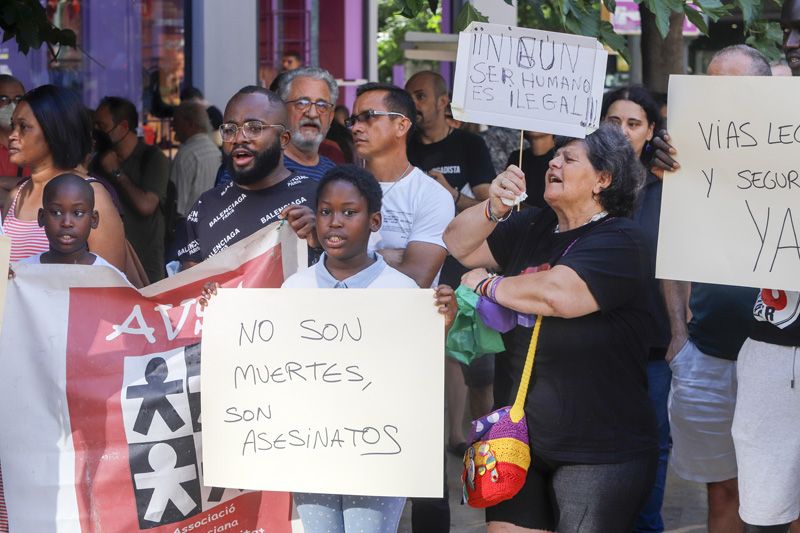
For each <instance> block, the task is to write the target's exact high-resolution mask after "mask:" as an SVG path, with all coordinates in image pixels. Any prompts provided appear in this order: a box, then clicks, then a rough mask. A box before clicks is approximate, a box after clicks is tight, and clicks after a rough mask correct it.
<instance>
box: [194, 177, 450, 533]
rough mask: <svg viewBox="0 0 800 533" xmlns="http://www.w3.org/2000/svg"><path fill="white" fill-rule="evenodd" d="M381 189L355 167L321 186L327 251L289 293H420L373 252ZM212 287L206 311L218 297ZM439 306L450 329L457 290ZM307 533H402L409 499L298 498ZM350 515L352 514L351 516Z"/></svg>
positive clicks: (292, 280) (320, 224) (319, 223)
mask: <svg viewBox="0 0 800 533" xmlns="http://www.w3.org/2000/svg"><path fill="white" fill-rule="evenodd" d="M382 195H383V194H382V192H381V187H380V184H379V183H378V181H377V180H376V179H375V177H374V176H373V175H372V174H370V172H369V171H367V170H364V169H363V168H360V167H357V166H355V165H342V166H339V167H335V168H333V169H331V170H329V171H328V172H326V173H325V175H324V176H323V177H322V179H321V180H320V182H319V185H318V186H317V205H316V221H315V224H316V229H317V238H318V239H319V242H320V245H321V246H322V248H323V249H324V250H325V253H323V254H322V257H321V258H320V260H319V261H318V262H317V263H316V264H315V265H314V266H312V267H310V268H308V269H306V270H303V271H301V272H298V273H296V274H294V275H292V276H290V277H289V278H288V279H287V280H286V281H285V282H284V283H283V286H282V287H283V288H341V289H353V288H389V289H395V288H409V289H416V288H418V286H417V284H416V282H414V280H412V279H411V278H409V277H408V276H406V275H405V274H402V273H400V272H399V271H397V270H395V269H394V268H392V267H390V266H389V265H388V264H386V262H385V261H384V260H383V258H382V257H381V256H380V255H379V254H376V253H372V254H370V253H369V252H367V245H368V243H369V237H370V235H371V234H372V233H373V232H376V231H378V230H379V229H380V227H381V199H382ZM216 287H217V285H216V284H215V283H213V282H210V283H207V284H206V285H205V286H204V288H203V292H202V297H201V305H204V304H205V303H206V302H207V301H208V299H209V298H211V297H212V296H213V295H214V294H216ZM435 298H436V305H437V306H438V308H439V312H440V313H442V314H443V315H445V323H446V327H449V325H450V324H451V323H452V321H453V318H454V317H455V313H456V304H455V298H454V297H453V290H452V289H451V288H450V287H448V286H446V285H440V286H439V287H437V288H436V294H435ZM294 499H295V503H296V505H297V510H298V513H299V514H300V519H301V520H302V522H303V528H304V531H306V533H323V532H326V531H336V532H342V531H344V532H346V533H350V532H351V531H364V532H365V533H388V532H394V531H396V530H397V525H398V523H399V521H400V515H401V514H402V512H403V506H404V505H405V498H389V497H373V496H339V495H336V494H304V493H295V494H294ZM345 510H346V511H347V512H346V513H345Z"/></svg>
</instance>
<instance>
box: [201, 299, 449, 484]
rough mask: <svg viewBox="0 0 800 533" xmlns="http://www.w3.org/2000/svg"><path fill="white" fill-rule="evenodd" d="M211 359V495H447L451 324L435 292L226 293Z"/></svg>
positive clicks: (206, 456)
mask: <svg viewBox="0 0 800 533" xmlns="http://www.w3.org/2000/svg"><path fill="white" fill-rule="evenodd" d="M202 360H203V364H202V370H201V372H202V377H201V380H202V381H201V385H202V387H203V389H202V390H203V396H202V412H203V430H204V431H203V464H204V476H205V479H206V481H207V482H208V483H210V484H212V485H214V486H220V487H230V488H240V489H255V488H260V489H261V490H270V491H292V492H316V493H330V494H355V495H368V496H418V497H441V496H442V486H443V479H442V476H443V464H442V463H443V457H442V455H443V454H442V449H443V435H444V414H443V413H444V405H443V402H444V385H443V384H444V325H443V319H442V317H441V315H439V314H438V313H437V311H436V308H435V306H434V299H433V297H432V291H431V290H423V289H419V290H416V289H369V290H367V289H348V290H340V289H229V290H225V289H222V290H220V291H219V294H218V295H217V296H215V297H214V298H213V299H212V301H211V303H210V305H209V307H208V308H207V310H206V315H205V321H204V325H203V343H202Z"/></svg>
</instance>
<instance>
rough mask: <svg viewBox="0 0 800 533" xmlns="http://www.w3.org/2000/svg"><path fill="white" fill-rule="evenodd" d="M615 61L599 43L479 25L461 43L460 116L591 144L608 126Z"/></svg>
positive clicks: (456, 89)
mask: <svg viewBox="0 0 800 533" xmlns="http://www.w3.org/2000/svg"><path fill="white" fill-rule="evenodd" d="M607 58H608V53H607V52H606V51H605V50H604V49H603V47H602V46H601V45H600V44H599V43H598V42H597V40H596V39H593V38H591V37H582V36H579V35H569V34H564V33H555V32H548V31H541V30H533V29H528V28H517V27H512V26H503V25H500V24H488V23H484V22H473V23H472V24H470V25H469V26H468V27H467V29H466V30H464V31H463V32H461V34H460V35H459V39H458V57H457V59H456V72H455V81H454V83H453V101H452V104H451V107H452V109H453V117H454V118H456V119H458V120H463V121H465V122H474V123H477V124H490V125H494V126H503V127H507V128H514V129H518V130H528V131H538V132H542V133H554V134H557V135H567V136H570V137H579V138H583V137H585V136H586V135H587V134H588V133H591V132H592V131H594V130H596V129H597V127H598V126H599V124H600V109H601V106H602V102H603V84H604V81H605V74H606V60H607Z"/></svg>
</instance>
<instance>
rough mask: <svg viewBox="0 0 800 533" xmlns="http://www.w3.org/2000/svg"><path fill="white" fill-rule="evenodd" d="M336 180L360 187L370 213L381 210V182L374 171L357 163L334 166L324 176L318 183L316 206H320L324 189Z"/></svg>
mask: <svg viewBox="0 0 800 533" xmlns="http://www.w3.org/2000/svg"><path fill="white" fill-rule="evenodd" d="M336 181H345V182H347V183H350V184H352V185H353V187H355V188H356V189H358V192H359V193H360V194H361V196H363V197H364V198H365V199H366V200H367V210H368V211H369V212H370V214H372V213H377V212H379V211H380V210H381V203H382V200H383V191H382V190H381V185H380V183H378V180H377V179H375V176H373V175H372V172H370V171H369V170H367V169H365V168H361V167H359V166H356V165H339V166H338V167H333V168H332V169H330V170H329V171H327V172H326V173H325V175H323V176H322V179H321V180H320V181H319V185H317V202H316V206H319V198H320V196H322V191H324V190H325V187H327V186H328V185H329V184H331V183H333V182H336Z"/></svg>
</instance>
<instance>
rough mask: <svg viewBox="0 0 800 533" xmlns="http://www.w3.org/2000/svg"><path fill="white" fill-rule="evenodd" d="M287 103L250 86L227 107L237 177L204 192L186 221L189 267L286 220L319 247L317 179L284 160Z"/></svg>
mask: <svg viewBox="0 0 800 533" xmlns="http://www.w3.org/2000/svg"><path fill="white" fill-rule="evenodd" d="M286 123H287V115H286V107H285V105H284V103H283V102H282V101H281V99H280V98H278V95H276V94H275V93H273V92H270V91H268V90H266V89H264V88H262V87H256V86H247V87H244V88H242V89H241V90H239V92H238V93H236V94H235V95H233V98H231V99H230V101H229V102H228V105H227V106H226V107H225V114H224V118H223V123H222V126H220V128H219V130H220V135H221V136H222V163H223V165H224V166H225V168H226V169H227V170H228V172H229V173H230V174H231V176H233V181H232V182H230V183H226V184H223V185H220V186H218V187H215V188H213V189H211V190H209V191H206V192H205V193H203V194H202V195H201V196H200V198H199V199H198V200H197V202H196V203H195V204H194V206H193V207H192V209H191V210H190V211H189V214H188V215H187V219H186V229H187V233H188V244H187V245H186V246H185V247H183V248H181V249H180V250H179V251H178V259H179V260H180V262H181V268H182V269H186V268H189V267H191V266H194V265H196V264H197V263H199V262H201V261H204V260H205V259H207V258H209V257H211V256H213V255H215V254H217V253H219V252H220V251H222V250H224V249H225V248H227V247H228V246H231V245H232V244H234V243H236V242H238V241H240V240H242V239H244V238H245V237H248V236H249V235H252V234H253V233H255V232H256V231H258V230H259V229H261V228H263V227H264V226H268V225H269V224H271V223H272V222H274V221H276V220H279V219H286V220H287V221H288V222H289V224H290V225H291V227H292V229H293V230H294V231H295V232H296V233H297V236H298V237H300V238H301V239H308V240H309V243H310V244H312V245H316V237H315V235H314V231H313V230H314V212H313V211H312V209H311V206H313V205H314V203H315V196H316V188H317V185H316V182H315V181H314V180H313V179H311V178H309V177H308V176H303V175H298V174H293V173H292V172H291V171H290V170H288V169H287V168H286V167H285V166H284V164H283V150H284V149H285V148H286V146H287V145H288V144H289V137H290V134H289V131H288V129H287V127H286Z"/></svg>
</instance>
